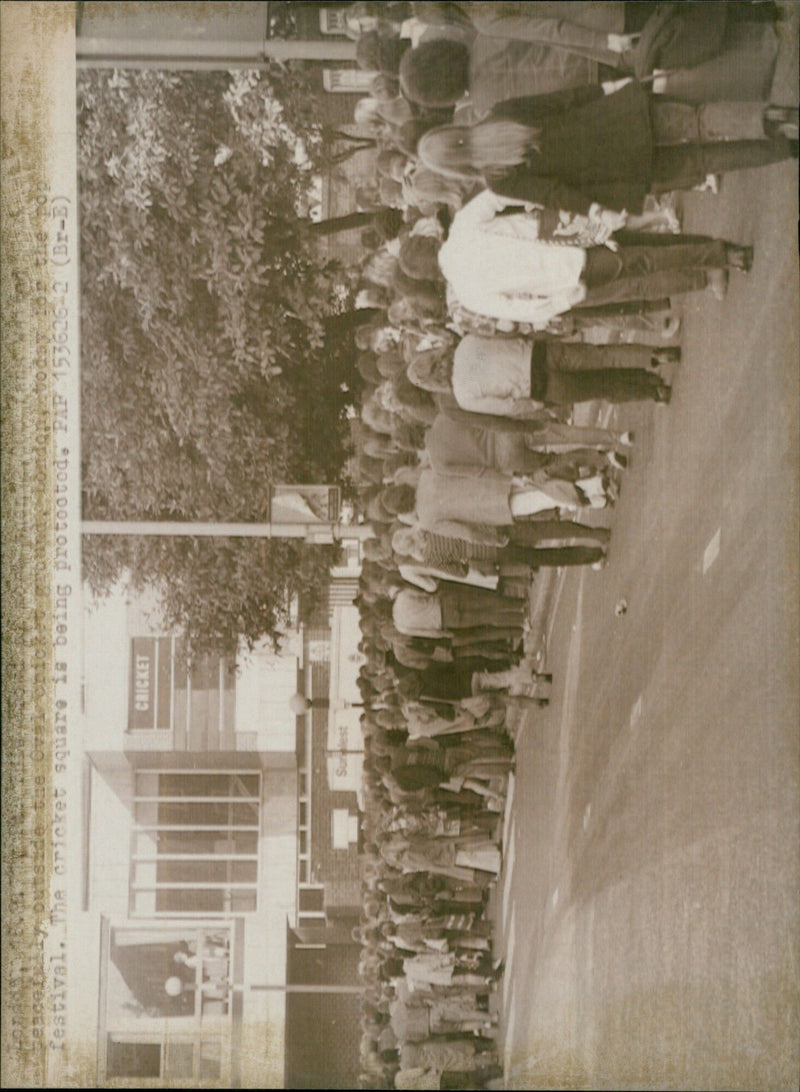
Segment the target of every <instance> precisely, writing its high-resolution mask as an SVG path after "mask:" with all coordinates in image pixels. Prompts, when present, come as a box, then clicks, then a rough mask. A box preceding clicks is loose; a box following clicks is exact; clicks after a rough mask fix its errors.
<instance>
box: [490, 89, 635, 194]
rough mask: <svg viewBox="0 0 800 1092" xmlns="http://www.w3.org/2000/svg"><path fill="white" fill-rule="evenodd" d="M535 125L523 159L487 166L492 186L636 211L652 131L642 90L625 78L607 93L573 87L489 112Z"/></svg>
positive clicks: (501, 190)
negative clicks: (533, 146) (499, 168)
mask: <svg viewBox="0 0 800 1092" xmlns="http://www.w3.org/2000/svg"><path fill="white" fill-rule="evenodd" d="M492 117H502V118H510V119H512V120H514V121H519V122H521V123H523V124H525V125H530V126H531V127H536V128H539V129H540V134H539V138H538V145H539V150H538V151H532V152H531V153H530V155H529V160H528V162H527V163H524V164H521V165H520V166H518V167H513V168H511V169H510V170H507V171H504V172H502V173H501V172H487V175H486V182H487V185H488V186H490V188H491V189H492V190H494V192H495V193H499V194H501V195H503V196H505V197H518V198H519V199H520V200H521V201H528V202H531V203H532V204H536V205H543V206H544V207H545V208H552V209H563V210H564V211H566V212H578V213H584V214H585V213H587V212H588V211H589V206H590V205H591V204H592V203H593V202H597V203H598V204H601V205H604V206H606V208H611V209H617V210H622V209H627V211H628V212H640V211H641V209H642V205H643V203H644V199H645V197H646V195H647V193H648V191H649V189H650V185H651V179H652V165H653V131H652V124H651V121H650V108H649V99H648V95H647V92H646V91H645V90H644V88H643V87H642V86H641V85H640V84H638V83H630V84H628V85H627V86H626V87H623V88H622V89H621V90H620V91H616V92H615V93H614V94H612V95H604V94H603V92H602V91H601V90H600V88H599V87H594V86H589V87H579V88H575V89H574V90H572V91H558V92H555V93H554V94H552V95H537V96H535V97H533V98H527V99H525V98H522V99H512V100H510V101H508V102H504V103H501V104H500V105H499V106H497V107H495V109H494V110H493V111H492Z"/></svg>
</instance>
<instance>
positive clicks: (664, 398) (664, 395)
mask: <svg viewBox="0 0 800 1092" xmlns="http://www.w3.org/2000/svg"><path fill="white" fill-rule="evenodd" d="M671 398H672V387H668V386H667V384H666V383H662V384H661V386H660V387H657V388H656V394H655V400H656V402H658V403H659V404H660V405H662V406H668V405H669V403H670V400H671Z"/></svg>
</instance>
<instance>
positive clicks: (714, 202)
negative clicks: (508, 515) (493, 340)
mask: <svg viewBox="0 0 800 1092" xmlns="http://www.w3.org/2000/svg"><path fill="white" fill-rule="evenodd" d="M795 71H796V69H795ZM797 185H798V173H797V166H796V164H793V163H792V164H783V165H779V166H776V167H773V168H769V169H767V170H763V171H759V172H748V173H746V174H740V175H737V176H729V177H728V178H727V179H726V180H725V182H724V188H723V192H722V193H721V195H720V196H719V197H716V198H714V197H712V196H708V195H699V194H691V195H688V196H687V197H686V199H685V201H684V208H685V218H684V230H686V231H702V232H706V233H708V234H712V235H718V236H721V237H725V238H730V239H732V240H735V241H740V242H753V243H754V244H755V247H756V261H755V266H754V269H753V272H752V273H751V274H750V276H749V277H744V276H742V275H741V274H733V275H732V279H731V286H730V290H729V293H728V296H727V299H726V300H725V301H724V302H723V303H719V302H716V301H714V300H713V299H712V298H711V297H710V296H706V295H699V296H694V297H691V298H690V302H689V303H688V304H687V305H686V308H685V317H684V329H683V348H684V363H683V365H682V366H681V368H680V371H679V373H678V376H677V380H676V384H675V391H674V396H673V401H672V404H671V405H670V406H669V407H666V408H661V407H645V408H640V407H632V408H630V407H621V408H620V412H618V413H617V414H616V420H617V422H618V423H619V424H620V425H621V426H622V427H633V428H635V430H636V432H637V438H638V442H637V446H636V449H635V456H634V459H633V461H632V466H631V468H630V470H629V472H628V475H627V477H626V479H625V482H624V484H623V492H622V496H621V499H620V501H619V503H618V505H617V509H616V512H615V515H614V535H613V540H612V553H611V559H610V563H609V565H608V567H607V568H606V569H605V570H604V571H603V572H599V573H597V572H593V571H579V570H574V571H572V572H567V573H566V575H565V576H564V578H563V584H562V587H561V589H560V594H559V601H558V609H557V612H556V615H555V618H554V623H553V629H552V633H551V637H550V643H549V663H550V667H551V669H552V670H554V672H555V673H556V676H557V685H558V694H557V698H556V699H555V700H554V702H553V704H552V706H551V708H550V709H549V710H547V711H546V712H545V713H542V714H539V716H532V717H531V718H530V720H529V722H528V723H527V724H526V726H525V728H524V729H523V731H522V733H521V736H520V740H519V743H518V759H517V776H516V785H515V791H514V799H513V803H512V806H511V809H510V822H509V825H508V827H507V831H506V834H507V854H506V863H507V867H506V871H507V875H506V878H505V888H504V899H503V902H502V905H501V911H500V913H501V917H502V921H503V926H504V943H505V947H506V955H507V968H508V969H507V973H506V976H505V982H504V991H505V996H504V1001H505V1004H504V1009H503V1033H504V1045H505V1051H506V1069H507V1084H508V1086H509V1087H513V1088H531V1087H613V1088H617V1087H642V1086H650V1087H654V1086H658V1087H681V1088H692V1087H696V1088H700V1087H705V1088H722V1087H726V1088H728V1087H730V1088H796V1087H798V1085H799V1084H800V1004H799V1003H798V980H799V979H800V974H799V973H798V972H799V971H800V947H799V945H798V938H800V912H799V909H798V892H799V891H800V853H799V846H800V839H799V836H800V829H799V826H800V824H799V822H798V820H799V818H800V794H799V791H798V790H799V787H800V745H799V741H798V709H800V681H799V674H800V673H799V672H798V651H799V650H798V615H797V601H798V586H797V571H798V569H797V551H798V547H797V543H798V541H800V535H799V534H798V526H799V525H798V491H797V484H796V483H797V465H798V452H799V451H800V445H799V444H798V404H800V389H799V384H798V374H799V372H800V368H799V367H798V346H800V331H799V330H798V308H797V301H798V297H799V294H800V284H798V270H797V230H796V220H797ZM623 595H624V596H625V597H626V598H627V600H628V603H629V609H628V613H627V615H626V616H625V617H624V618H622V619H618V618H616V617H615V614H614V604H615V603H616V601H617V600H618V599H619V598H620V597H621V596H623Z"/></svg>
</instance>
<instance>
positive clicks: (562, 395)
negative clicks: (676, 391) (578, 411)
mask: <svg viewBox="0 0 800 1092" xmlns="http://www.w3.org/2000/svg"><path fill="white" fill-rule="evenodd" d="M663 386H664V384H663V382H662V380H661V379H660V378H659V376H658V375H657V374H656V373H655V372H646V371H643V370H642V369H641V368H620V369H616V370H613V369H612V370H610V371H596V372H550V373H549V374H548V377H547V394H546V398H547V401H548V402H551V403H553V404H555V405H563V404H565V403H566V404H573V405H574V404H575V403H578V402H592V401H594V400H595V399H602V400H603V401H605V402H613V403H617V402H640V401H649V400H653V399H657V398H658V395H659V391H660V390H661V389H662V388H663Z"/></svg>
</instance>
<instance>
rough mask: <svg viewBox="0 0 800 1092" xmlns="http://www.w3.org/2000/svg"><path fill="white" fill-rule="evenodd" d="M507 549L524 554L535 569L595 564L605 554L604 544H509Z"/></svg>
mask: <svg viewBox="0 0 800 1092" xmlns="http://www.w3.org/2000/svg"><path fill="white" fill-rule="evenodd" d="M507 549H509V550H516V551H517V552H518V553H519V554H524V555H525V557H526V558H527V559H528V563H529V564H530V565H532V566H533V568H535V569H543V568H547V567H555V568H560V566H562V565H594V564H595V563H596V562H598V561H602V559H603V557H604V556H605V555H604V551H603V548H602V546H552V547H547V546H545V547H541V548H539V549H536V550H526V549H521V548H520V547H515V546H509V547H507Z"/></svg>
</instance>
